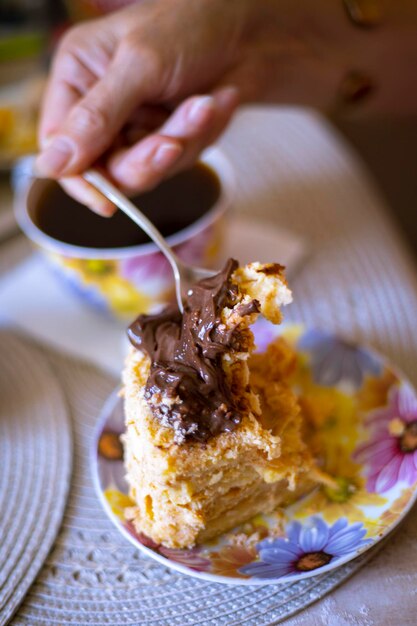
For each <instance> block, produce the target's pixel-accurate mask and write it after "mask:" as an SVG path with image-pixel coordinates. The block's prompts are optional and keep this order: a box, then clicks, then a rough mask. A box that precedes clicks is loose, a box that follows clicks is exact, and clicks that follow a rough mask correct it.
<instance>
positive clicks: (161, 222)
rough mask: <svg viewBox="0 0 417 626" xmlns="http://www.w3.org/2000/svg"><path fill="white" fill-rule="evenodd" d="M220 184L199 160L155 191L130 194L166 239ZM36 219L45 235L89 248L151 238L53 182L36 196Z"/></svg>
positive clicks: (211, 200)
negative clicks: (92, 208) (99, 212)
mask: <svg viewBox="0 0 417 626" xmlns="http://www.w3.org/2000/svg"><path fill="white" fill-rule="evenodd" d="M219 194H220V182H219V179H218V178H217V175H216V174H215V173H214V172H213V170H212V169H210V168H209V167H207V166H206V165H203V164H202V163H198V164H197V165H195V166H194V167H193V168H192V169H190V170H188V171H186V172H182V173H180V174H177V175H176V176H173V177H172V178H170V179H169V180H166V181H164V182H163V183H161V184H160V185H159V186H158V187H157V188H156V189H154V190H152V191H150V192H148V193H144V194H141V195H139V196H136V197H134V198H132V201H133V203H134V204H137V206H138V207H139V208H140V209H141V211H143V212H144V213H145V215H146V216H147V217H149V219H151V220H152V222H153V223H154V224H155V226H156V227H157V228H158V229H159V230H160V231H161V233H162V234H163V235H164V236H165V237H167V236H168V235H172V234H173V233H177V232H178V231H180V230H182V229H183V228H186V227H187V226H189V225H190V224H192V223H193V222H195V221H196V220H198V219H199V218H200V217H201V216H202V215H204V214H205V213H206V212H207V211H208V210H209V209H210V208H211V207H212V206H213V205H214V204H215V202H216V201H217V199H218V198H219ZM33 219H34V222H35V223H36V224H37V226H38V227H39V228H40V229H41V230H42V231H43V232H44V233H46V234H47V235H50V236H51V237H53V238H54V239H58V240H59V241H64V242H65V243H70V244H72V245H77V246H84V247H88V248H121V247H129V246H136V245H138V244H143V243H147V242H149V238H148V236H147V235H146V234H145V233H144V232H143V231H142V230H141V229H140V228H139V227H138V226H136V224H134V222H132V221H131V220H130V219H129V218H128V217H127V216H126V215H125V214H124V213H122V211H117V212H116V213H115V215H114V216H113V217H111V218H103V217H100V216H99V215H96V214H95V213H93V212H92V211H90V210H89V209H87V208H86V207H85V206H83V205H82V204H80V203H79V202H77V201H76V200H73V199H72V198H70V197H69V196H68V195H67V194H66V193H65V192H64V191H63V190H62V189H61V187H60V186H59V185H58V184H57V183H55V182H51V183H50V184H49V185H48V187H47V188H46V189H45V192H44V193H43V195H42V196H41V198H40V199H39V202H38V205H37V207H36V209H35V212H34V215H33Z"/></svg>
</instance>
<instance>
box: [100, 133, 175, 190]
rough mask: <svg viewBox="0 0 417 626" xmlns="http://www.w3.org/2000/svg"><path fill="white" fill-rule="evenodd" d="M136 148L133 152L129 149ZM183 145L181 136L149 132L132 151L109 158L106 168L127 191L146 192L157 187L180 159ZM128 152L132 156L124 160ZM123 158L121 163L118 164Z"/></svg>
mask: <svg viewBox="0 0 417 626" xmlns="http://www.w3.org/2000/svg"><path fill="white" fill-rule="evenodd" d="M131 150H132V151H134V152H133V153H132V154H130V152H131ZM183 151H184V147H183V145H182V143H181V142H180V141H179V140H178V139H174V138H170V137H167V136H165V135H160V134H157V135H150V136H148V137H146V138H145V139H143V140H142V141H140V142H139V143H138V144H137V145H136V146H134V147H133V148H131V149H129V150H126V149H124V150H120V151H119V152H117V153H115V154H114V155H112V157H110V159H109V160H108V162H107V168H108V171H109V173H110V176H111V178H112V179H113V180H114V181H115V182H116V184H118V185H119V186H120V187H123V188H124V189H126V190H128V191H132V192H133V191H146V190H148V189H151V188H152V187H154V186H155V185H156V184H157V182H158V181H159V180H161V179H162V178H163V176H164V174H165V173H166V172H167V171H169V170H170V169H171V168H172V167H173V166H174V164H175V163H176V162H177V161H178V160H179V159H180V157H181V155H182V153H183ZM126 153H129V157H130V158H129V159H125V155H126ZM119 161H120V163H119Z"/></svg>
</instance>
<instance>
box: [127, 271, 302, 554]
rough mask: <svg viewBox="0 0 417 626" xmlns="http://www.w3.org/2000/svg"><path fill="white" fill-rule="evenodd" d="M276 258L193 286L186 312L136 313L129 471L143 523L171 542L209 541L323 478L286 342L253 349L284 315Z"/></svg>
mask: <svg viewBox="0 0 417 626" xmlns="http://www.w3.org/2000/svg"><path fill="white" fill-rule="evenodd" d="M290 301H291V292H290V290H289V289H288V287H287V284H286V282H285V279H284V275H283V268H282V266H280V265H278V264H263V265H262V264H260V263H251V264H250V265H247V266H246V267H238V264H237V262H236V261H233V260H230V261H229V262H228V263H227V265H226V267H225V268H224V270H223V271H222V272H220V273H219V274H217V275H216V276H214V277H213V278H210V279H205V280H204V281H201V282H200V283H198V284H197V285H195V286H194V287H193V289H192V290H191V291H190V292H189V294H188V298H187V302H186V305H185V312H184V316H181V315H180V314H179V312H178V310H175V309H166V310H165V311H164V312H162V313H161V314H159V315H155V316H139V318H138V319H137V320H136V321H135V322H134V323H133V324H132V325H131V327H130V328H129V331H128V335H129V338H130V340H131V342H132V344H133V345H132V348H131V350H130V353H129V355H128V358H127V361H126V366H125V370H124V374H123V380H124V396H125V416H126V433H125V435H124V447H125V465H126V476H127V480H128V483H129V487H130V495H131V497H132V499H133V500H134V501H135V503H136V506H135V507H131V508H130V509H128V510H127V511H126V515H127V517H128V519H130V520H131V521H132V522H133V524H134V526H135V528H136V530H138V531H139V532H142V533H144V534H146V535H148V536H149V537H150V538H152V539H153V540H154V541H155V542H157V543H160V544H163V545H165V546H167V547H174V548H184V547H187V548H189V547H191V546H193V545H195V544H196V543H199V542H202V541H205V540H207V539H210V538H212V537H214V536H216V535H218V534H220V533H223V532H225V531H227V530H230V529H231V528H233V527H234V526H236V525H238V524H240V523H242V522H244V521H246V520H248V519H249V518H251V517H252V516H253V515H255V514H257V513H260V512H263V513H268V512H271V511H272V510H274V509H275V508H276V507H277V506H279V505H283V504H286V503H288V502H289V501H291V500H293V499H295V498H297V497H298V496H299V495H301V494H302V493H305V492H306V491H308V490H309V489H311V488H312V487H313V486H314V482H313V479H312V477H311V476H309V472H310V470H311V469H312V468H313V467H314V461H313V459H312V458H311V455H310V454H309V452H308V450H307V447H306V445H305V444H304V443H303V441H302V437H301V425H302V424H301V415H300V409H299V406H298V403H297V399H296V397H295V395H294V394H293V392H292V391H291V388H290V385H289V378H290V375H291V372H292V367H293V364H294V362H295V361H294V359H295V356H294V354H293V351H292V349H291V348H290V347H289V346H288V345H287V344H286V343H285V342H284V341H283V340H282V339H279V340H277V341H276V342H274V344H273V345H272V346H270V348H269V349H268V351H267V352H266V353H265V354H262V355H261V354H252V353H253V351H254V337H253V334H252V331H251V330H250V325H251V324H252V323H253V322H254V321H255V320H256V318H257V317H258V315H259V314H260V313H262V314H263V315H264V316H265V317H266V318H267V319H269V320H270V321H272V322H274V323H279V322H280V321H281V311H280V308H281V306H282V305H285V304H287V303H289V302H290Z"/></svg>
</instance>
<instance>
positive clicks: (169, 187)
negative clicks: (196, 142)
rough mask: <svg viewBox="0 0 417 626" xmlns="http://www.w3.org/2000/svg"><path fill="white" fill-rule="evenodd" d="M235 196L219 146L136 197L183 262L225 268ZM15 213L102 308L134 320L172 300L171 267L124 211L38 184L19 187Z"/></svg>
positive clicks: (43, 182) (87, 297) (50, 256)
mask: <svg viewBox="0 0 417 626" xmlns="http://www.w3.org/2000/svg"><path fill="white" fill-rule="evenodd" d="M233 191H234V175H233V171H232V167H231V165H230V163H229V161H228V160H227V158H226V157H225V156H224V154H223V153H222V152H221V151H220V150H219V149H218V148H211V149H209V150H207V151H206V152H205V153H204V154H203V156H202V158H201V160H200V161H199V162H198V163H197V164H196V165H194V166H193V167H192V168H191V169H189V170H187V171H185V172H181V173H180V174H177V175H175V176H173V177H172V178H170V179H168V180H166V181H164V182H163V183H161V184H160V185H159V186H158V187H157V188H156V189H154V190H152V191H150V192H147V193H144V194H141V195H140V196H137V197H136V198H132V200H133V202H134V203H136V204H137V206H138V207H140V209H141V210H142V211H143V212H144V213H145V214H146V215H147V216H148V217H149V218H150V219H151V220H152V221H153V222H154V224H155V225H156V226H157V228H158V229H159V230H160V231H161V232H162V234H163V235H164V236H165V237H166V238H167V240H168V242H169V244H170V245H171V246H172V247H173V248H174V250H175V252H176V253H177V254H178V256H179V257H180V258H182V259H183V260H184V261H186V262H187V263H190V264H194V265H199V266H202V267H217V263H218V261H219V258H220V255H221V250H222V243H223V239H224V234H225V221H226V218H227V212H228V210H229V209H230V206H231V199H232V194H233ZM15 214H16V218H17V221H18V223H19V225H20V227H21V228H22V230H23V231H24V232H25V234H26V235H27V236H28V237H29V239H31V240H32V241H33V242H34V243H35V245H36V246H37V247H38V248H39V249H40V250H41V251H42V252H43V253H44V254H45V255H46V257H47V258H48V260H49V261H50V263H51V266H52V267H53V268H55V270H57V271H58V272H59V274H60V275H61V276H62V278H63V279H64V282H65V283H66V284H68V285H69V286H70V287H71V288H72V289H73V290H74V289H75V290H76V292H77V293H78V294H79V295H80V296H81V297H82V298H83V299H84V300H85V301H86V302H88V303H89V304H91V305H93V306H94V307H95V308H98V309H100V310H102V311H107V312H110V313H112V314H113V315H115V316H116V317H118V318H130V317H132V316H134V315H136V314H138V313H149V312H152V311H155V310H157V309H158V308H160V307H161V306H162V305H163V304H164V303H166V302H168V301H169V300H170V299H171V298H172V295H173V275H172V270H171V267H170V265H169V263H168V262H167V261H166V259H165V257H164V256H163V255H162V254H161V253H160V252H159V250H158V249H157V247H156V246H155V244H154V243H153V242H151V241H150V240H149V238H148V237H147V235H146V234H145V233H144V232H143V231H142V230H141V229H140V228H139V227H138V226H137V225H136V224H135V223H134V222H132V221H131V220H130V219H129V218H128V217H127V216H126V215H124V213H122V212H121V211H117V212H116V214H115V215H114V216H113V217H111V218H103V217H100V216H98V215H96V214H95V213H93V212H91V211H90V210H89V209H87V208H86V207H84V206H83V205H81V204H79V203H78V202H76V201H75V200H73V199H72V198H70V197H69V196H68V195H67V194H66V193H65V192H64V191H63V190H62V189H61V187H60V186H59V185H58V184H57V183H56V182H54V181H48V180H40V179H35V180H32V182H31V183H30V184H29V185H26V187H24V188H22V187H20V188H19V189H18V191H17V193H16V198H15Z"/></svg>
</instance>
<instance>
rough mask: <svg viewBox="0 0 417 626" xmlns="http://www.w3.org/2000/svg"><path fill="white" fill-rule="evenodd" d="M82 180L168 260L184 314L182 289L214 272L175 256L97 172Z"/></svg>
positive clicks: (125, 200)
mask: <svg viewBox="0 0 417 626" xmlns="http://www.w3.org/2000/svg"><path fill="white" fill-rule="evenodd" d="M82 176H83V178H84V179H85V180H86V181H87V182H88V183H90V185H92V186H93V187H95V188H96V189H97V190H98V191H100V193H102V194H103V195H104V196H106V198H108V199H109V200H110V201H111V202H113V204H115V205H116V206H117V207H118V208H119V209H120V210H121V211H123V213H125V214H126V215H127V216H128V217H130V219H131V220H133V221H134V222H135V223H136V224H137V225H138V226H140V228H142V230H144V231H145V233H146V234H147V235H148V236H149V237H150V238H151V239H152V240H153V241H154V242H155V243H156V245H157V246H158V248H159V249H160V250H161V252H163V254H164V255H165V256H166V258H167V259H168V261H169V263H170V264H171V267H172V271H173V272H174V279H175V294H176V296H177V302H178V308H179V310H180V311H181V313H184V304H183V299H182V293H183V291H182V289H181V287H182V286H184V285H192V284H194V283H196V282H198V281H199V280H201V279H203V278H209V277H210V276H214V274H215V273H216V272H214V271H213V270H208V269H205V268H203V267H194V266H193V265H187V264H186V263H184V262H183V261H181V259H180V258H179V257H178V256H177V255H176V254H175V252H174V251H173V249H172V248H171V247H170V246H169V245H168V243H167V242H166V240H165V238H164V237H163V236H162V235H161V233H160V232H159V230H158V229H157V228H156V227H155V226H154V225H153V224H152V222H151V221H150V220H149V219H148V218H147V217H146V215H144V214H143V213H142V211H141V210H140V209H138V207H137V206H135V205H134V204H133V202H130V200H128V198H126V196H125V195H124V194H123V193H122V192H121V191H119V189H117V187H115V186H114V185H113V184H112V183H111V182H110V181H109V180H108V179H107V178H106V177H105V176H103V175H102V174H100V172H98V171H97V170H94V169H90V170H87V171H86V172H84V174H83V175H82Z"/></svg>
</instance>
